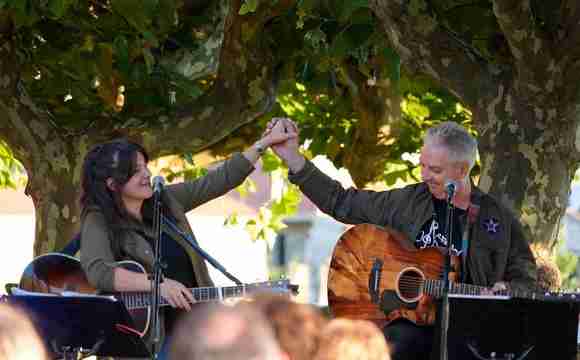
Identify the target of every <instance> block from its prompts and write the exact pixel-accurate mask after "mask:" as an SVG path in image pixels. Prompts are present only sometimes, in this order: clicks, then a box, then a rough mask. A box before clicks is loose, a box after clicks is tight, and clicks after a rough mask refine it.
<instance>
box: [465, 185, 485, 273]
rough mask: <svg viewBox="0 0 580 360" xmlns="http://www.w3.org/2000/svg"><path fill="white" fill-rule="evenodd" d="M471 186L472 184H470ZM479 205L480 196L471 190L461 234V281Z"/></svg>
mask: <svg viewBox="0 0 580 360" xmlns="http://www.w3.org/2000/svg"><path fill="white" fill-rule="evenodd" d="M472 186H473V185H472ZM480 206H481V196H480V194H479V193H477V192H476V191H472V192H471V198H470V202H469V207H468V208H467V219H466V220H467V221H464V226H463V236H462V238H461V249H462V250H463V251H462V252H461V270H462V271H461V282H465V280H466V277H467V271H466V269H467V256H468V254H469V250H470V249H469V245H470V241H469V237H470V236H471V228H472V226H473V224H475V222H476V221H477V217H478V216H479V209H480Z"/></svg>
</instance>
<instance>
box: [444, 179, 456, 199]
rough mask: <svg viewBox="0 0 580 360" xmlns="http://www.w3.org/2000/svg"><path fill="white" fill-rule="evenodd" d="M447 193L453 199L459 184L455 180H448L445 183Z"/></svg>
mask: <svg viewBox="0 0 580 360" xmlns="http://www.w3.org/2000/svg"><path fill="white" fill-rule="evenodd" d="M445 191H446V192H447V195H448V196H449V197H453V195H454V194H455V191H457V182H456V181H453V180H448V181H446V182H445Z"/></svg>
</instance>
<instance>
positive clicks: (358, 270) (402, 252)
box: [328, 224, 444, 327]
mask: <svg viewBox="0 0 580 360" xmlns="http://www.w3.org/2000/svg"><path fill="white" fill-rule="evenodd" d="M376 259H378V260H381V261H382V262H383V265H382V271H381V272H380V279H379V282H378V289H379V294H380V296H381V301H380V303H379V304H377V303H374V302H373V301H372V298H371V294H370V292H369V276H370V274H371V272H372V269H373V264H374V262H375V260H376ZM443 263H444V256H443V254H442V253H441V252H440V250H438V249H425V250H418V249H416V248H415V247H414V246H413V245H412V244H411V243H410V242H409V241H408V240H406V238H405V236H404V235H403V234H402V233H399V232H396V231H394V230H392V229H388V228H381V227H377V226H374V225H370V224H362V225H357V226H354V227H351V228H350V229H348V230H347V231H345V232H344V233H343V235H342V236H341V237H340V239H339V241H338V242H337V244H336V246H335V248H334V251H333V254H332V260H331V263H330V269H329V274H328V303H329V307H330V310H331V312H332V314H333V315H334V316H336V317H346V318H351V319H364V320H371V321H373V322H374V323H376V324H377V325H378V326H379V327H383V326H384V325H386V324H388V323H389V322H391V321H393V320H396V319H399V318H405V319H408V320H410V321H412V322H414V323H415V324H417V325H427V324H432V323H433V322H434V320H435V304H434V302H433V299H432V297H431V296H428V295H423V293H422V284H423V280H424V279H438V278H439V277H440V275H441V273H442V269H443ZM383 290H384V291H383ZM381 308H382V309H381Z"/></svg>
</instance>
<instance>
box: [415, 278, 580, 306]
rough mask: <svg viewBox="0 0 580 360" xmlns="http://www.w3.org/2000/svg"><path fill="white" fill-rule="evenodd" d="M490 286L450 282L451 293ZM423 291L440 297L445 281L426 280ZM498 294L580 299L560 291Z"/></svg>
mask: <svg viewBox="0 0 580 360" xmlns="http://www.w3.org/2000/svg"><path fill="white" fill-rule="evenodd" d="M485 290H489V288H488V287H485V286H478V285H471V284H464V283H456V282H450V283H449V294H455V295H474V296H478V295H484V294H485ZM423 292H424V293H425V294H427V295H432V296H436V297H440V296H443V295H444V283H443V281H442V280H425V283H424V286H423ZM493 295H496V296H508V297H511V298H517V299H531V300H543V301H572V302H577V301H578V300H579V299H580V296H578V295H577V294H575V293H559V292H551V291H546V292H536V291H526V290H500V291H497V292H494V294H493Z"/></svg>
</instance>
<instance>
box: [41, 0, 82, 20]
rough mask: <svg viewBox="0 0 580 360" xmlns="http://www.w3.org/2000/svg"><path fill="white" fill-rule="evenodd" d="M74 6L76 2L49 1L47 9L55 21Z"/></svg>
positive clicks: (73, 0)
mask: <svg viewBox="0 0 580 360" xmlns="http://www.w3.org/2000/svg"><path fill="white" fill-rule="evenodd" d="M76 4H77V1H76V0H50V2H49V4H48V7H49V9H50V12H51V13H52V14H53V15H54V17H55V18H56V19H60V18H61V17H63V16H64V15H65V14H66V12H67V10H68V9H69V8H70V7H71V6H73V5H76Z"/></svg>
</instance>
